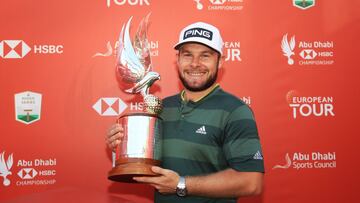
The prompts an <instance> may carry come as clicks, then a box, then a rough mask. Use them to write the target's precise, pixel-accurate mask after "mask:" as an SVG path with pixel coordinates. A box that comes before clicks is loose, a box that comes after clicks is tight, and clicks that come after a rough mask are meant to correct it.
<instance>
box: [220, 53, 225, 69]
mask: <svg viewBox="0 0 360 203" xmlns="http://www.w3.org/2000/svg"><path fill="white" fill-rule="evenodd" d="M224 62H225V55H222V56H221V57H220V58H219V68H221V67H222V66H223V64H224Z"/></svg>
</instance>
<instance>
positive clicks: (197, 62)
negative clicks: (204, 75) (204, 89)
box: [191, 57, 200, 67]
mask: <svg viewBox="0 0 360 203" xmlns="http://www.w3.org/2000/svg"><path fill="white" fill-rule="evenodd" d="M199 65H200V57H194V58H193V60H192V61H191V66H192V67H198V66H199Z"/></svg>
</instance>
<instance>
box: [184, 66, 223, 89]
mask: <svg viewBox="0 0 360 203" xmlns="http://www.w3.org/2000/svg"><path fill="white" fill-rule="evenodd" d="M178 74H179V78H180V80H181V83H182V84H183V85H184V87H185V88H186V89H187V90H189V91H191V92H201V91H204V90H206V89H208V88H209V87H211V86H212V85H213V84H214V83H215V82H216V79H217V75H218V68H216V72H215V74H214V76H212V77H210V78H209V79H208V80H207V81H206V82H205V83H204V84H203V85H202V86H199V87H191V86H190V85H189V84H188V83H187V82H186V81H185V78H184V77H182V76H181V74H180V72H179V71H178Z"/></svg>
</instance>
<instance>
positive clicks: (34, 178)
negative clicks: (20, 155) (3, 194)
mask: <svg viewBox="0 0 360 203" xmlns="http://www.w3.org/2000/svg"><path fill="white" fill-rule="evenodd" d="M56 165H57V164H56V158H49V159H42V158H36V159H34V160H25V159H19V160H18V161H17V167H19V168H20V170H19V171H18V173H17V175H18V176H19V177H20V179H21V180H18V181H16V186H32V185H53V184H55V183H56V179H55V176H56V169H55V167H56Z"/></svg>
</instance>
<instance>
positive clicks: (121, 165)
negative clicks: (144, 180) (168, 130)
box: [108, 113, 162, 182]
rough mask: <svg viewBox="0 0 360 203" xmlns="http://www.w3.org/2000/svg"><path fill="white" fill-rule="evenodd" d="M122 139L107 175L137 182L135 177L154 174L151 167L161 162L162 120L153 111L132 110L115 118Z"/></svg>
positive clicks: (121, 180) (120, 179)
mask: <svg viewBox="0 0 360 203" xmlns="http://www.w3.org/2000/svg"><path fill="white" fill-rule="evenodd" d="M117 123H119V124H120V125H121V126H123V129H124V130H123V134H124V136H123V138H122V140H121V143H120V145H119V146H118V147H117V149H116V151H115V152H114V153H113V168H112V170H111V171H110V172H109V174H108V178H109V179H110V180H113V181H118V182H136V181H134V180H133V177H134V176H156V175H157V174H155V173H154V172H152V170H151V167H152V166H159V165H160V163H161V142H162V137H161V133H162V132H161V131H162V120H161V118H160V117H158V116H157V115H156V114H148V113H133V114H126V115H123V116H121V117H119V118H118V120H117Z"/></svg>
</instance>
